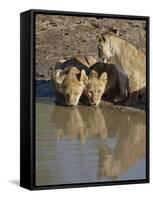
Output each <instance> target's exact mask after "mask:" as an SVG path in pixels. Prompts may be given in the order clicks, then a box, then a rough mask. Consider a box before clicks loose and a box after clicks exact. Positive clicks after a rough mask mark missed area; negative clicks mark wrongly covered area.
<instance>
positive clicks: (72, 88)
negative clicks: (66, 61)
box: [54, 66, 88, 105]
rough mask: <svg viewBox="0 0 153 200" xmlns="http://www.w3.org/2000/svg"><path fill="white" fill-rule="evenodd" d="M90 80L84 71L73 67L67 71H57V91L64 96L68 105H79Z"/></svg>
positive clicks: (55, 81)
mask: <svg viewBox="0 0 153 200" xmlns="http://www.w3.org/2000/svg"><path fill="white" fill-rule="evenodd" d="M87 79H88V77H87V75H86V72H85V71H84V70H81V71H80V70H78V69H77V68H76V67H73V66H71V67H70V68H68V69H67V70H65V71H64V70H61V69H57V70H56V71H55V77H54V83H55V87H56V90H57V91H59V92H60V93H61V94H63V95H64V97H65V100H66V104H67V105H77V104H78V102H79V99H80V96H81V95H82V93H83V90H84V88H85V81H86V80H87Z"/></svg>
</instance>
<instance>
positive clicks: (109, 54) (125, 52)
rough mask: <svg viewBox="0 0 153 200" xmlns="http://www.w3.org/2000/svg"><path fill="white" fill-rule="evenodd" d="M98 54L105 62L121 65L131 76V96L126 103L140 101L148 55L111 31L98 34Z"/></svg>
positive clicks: (131, 103) (144, 83)
mask: <svg viewBox="0 0 153 200" xmlns="http://www.w3.org/2000/svg"><path fill="white" fill-rule="evenodd" d="M97 39H98V45H97V47H98V55H99V57H100V58H101V59H102V60H103V61H104V62H110V61H111V62H113V63H115V64H117V65H119V66H120V67H121V68H122V69H123V70H124V71H125V72H126V74H127V76H128V78H129V92H130V97H129V99H128V100H127V102H126V105H134V104H136V103H138V100H139V98H141V97H142V96H144V94H142V91H143V93H144V89H145V87H146V56H145V54H144V53H143V52H142V51H140V50H138V49H137V48H136V47H135V46H134V45H133V44H132V43H130V42H128V41H126V40H124V39H122V38H120V37H119V36H118V35H116V34H114V33H112V32H109V33H105V34H102V35H97Z"/></svg>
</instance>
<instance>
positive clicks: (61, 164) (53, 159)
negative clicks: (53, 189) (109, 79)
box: [36, 97, 146, 185]
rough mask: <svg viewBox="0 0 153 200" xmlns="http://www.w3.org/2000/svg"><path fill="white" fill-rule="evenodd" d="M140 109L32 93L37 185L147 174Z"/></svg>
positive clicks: (133, 176) (134, 178)
mask: <svg viewBox="0 0 153 200" xmlns="http://www.w3.org/2000/svg"><path fill="white" fill-rule="evenodd" d="M145 121H146V120H145V113H144V114H143V113H141V114H136V113H135V114H134V113H133V114H132V113H131V114H130V113H129V112H126V111H124V112H123V111H120V110H114V109H110V108H104V107H99V108H98V107H97V108H95V107H89V106H83V105H82V106H81V105H80V106H75V107H67V106H57V105H55V104H53V102H52V101H51V98H50V97H39V98H36V185H55V184H68V183H87V182H88V183H89V182H104V181H118V180H136V179H145V177H146V157H145V155H146V152H145V150H146V146H145V145H146V122H145Z"/></svg>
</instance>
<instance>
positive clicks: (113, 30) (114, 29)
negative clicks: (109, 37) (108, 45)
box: [110, 28, 119, 36]
mask: <svg viewBox="0 0 153 200" xmlns="http://www.w3.org/2000/svg"><path fill="white" fill-rule="evenodd" d="M110 32H112V33H113V34H115V35H116V36H119V31H118V30H117V29H116V28H112V29H111V30H110Z"/></svg>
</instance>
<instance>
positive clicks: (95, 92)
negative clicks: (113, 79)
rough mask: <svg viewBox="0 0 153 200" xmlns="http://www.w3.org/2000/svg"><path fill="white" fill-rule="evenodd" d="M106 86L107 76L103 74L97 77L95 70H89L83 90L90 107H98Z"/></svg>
mask: <svg viewBox="0 0 153 200" xmlns="http://www.w3.org/2000/svg"><path fill="white" fill-rule="evenodd" d="M106 84H107V74H106V73H105V72H104V73H102V74H101V76H100V77H99V75H98V73H97V72H96V71H95V70H91V72H90V74H89V77H88V80H86V87H85V89H84V95H85V96H86V97H87V98H88V100H89V104H90V105H92V106H98V105H99V103H100V101H101V97H102V95H103V93H104V91H105V86H106Z"/></svg>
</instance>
